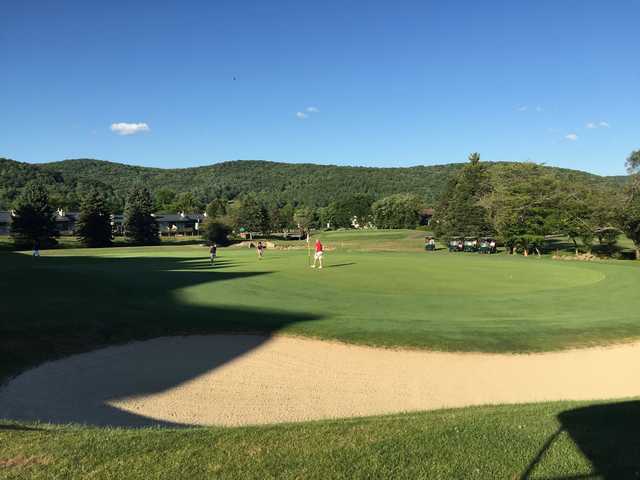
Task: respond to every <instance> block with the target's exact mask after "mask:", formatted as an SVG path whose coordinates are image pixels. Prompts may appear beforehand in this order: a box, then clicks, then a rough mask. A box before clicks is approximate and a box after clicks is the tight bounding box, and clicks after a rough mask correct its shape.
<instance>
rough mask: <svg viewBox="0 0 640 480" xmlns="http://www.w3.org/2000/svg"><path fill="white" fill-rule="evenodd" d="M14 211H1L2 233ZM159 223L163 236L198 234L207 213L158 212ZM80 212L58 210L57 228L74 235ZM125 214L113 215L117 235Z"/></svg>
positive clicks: (64, 234)
mask: <svg viewBox="0 0 640 480" xmlns="http://www.w3.org/2000/svg"><path fill="white" fill-rule="evenodd" d="M14 215H15V214H14V212H13V211H0V235H9V234H10V233H11V223H12V221H13V217H14ZM152 216H153V217H154V218H155V220H156V222H157V223H158V229H159V231H160V235H163V236H181V235H197V234H198V231H199V229H200V225H201V224H202V222H203V221H204V219H205V218H206V217H207V214H206V213H185V212H180V213H176V214H165V213H157V214H152ZM79 219H80V212H68V211H65V210H63V209H61V208H59V209H58V210H56V212H55V214H54V220H55V222H56V230H57V231H58V233H59V234H60V235H62V236H66V235H68V236H73V235H75V234H76V231H77V229H78V221H79ZM124 222H125V216H124V214H122V213H116V214H113V215H111V226H112V229H113V234H114V235H115V236H123V235H124V234H125V230H124Z"/></svg>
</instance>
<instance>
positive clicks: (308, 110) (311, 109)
mask: <svg viewBox="0 0 640 480" xmlns="http://www.w3.org/2000/svg"><path fill="white" fill-rule="evenodd" d="M307 112H309V113H318V107H307Z"/></svg>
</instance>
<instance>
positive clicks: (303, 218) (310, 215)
mask: <svg viewBox="0 0 640 480" xmlns="http://www.w3.org/2000/svg"><path fill="white" fill-rule="evenodd" d="M314 221H315V212H314V211H313V209H312V208H309V207H301V208H298V209H296V211H295V212H294V213H293V223H294V224H295V225H296V226H297V227H298V229H299V230H300V232H302V233H309V231H310V230H311V227H312V226H313V223H314Z"/></svg>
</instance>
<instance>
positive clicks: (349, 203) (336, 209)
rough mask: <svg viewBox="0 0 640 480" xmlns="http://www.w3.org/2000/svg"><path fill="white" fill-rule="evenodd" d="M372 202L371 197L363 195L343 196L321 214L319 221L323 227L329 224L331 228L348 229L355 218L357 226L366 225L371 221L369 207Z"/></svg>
mask: <svg viewBox="0 0 640 480" xmlns="http://www.w3.org/2000/svg"><path fill="white" fill-rule="evenodd" d="M374 200H375V199H374V198H373V196H371V195H368V194H365V193H356V194H354V195H343V196H341V197H340V198H338V199H337V200H335V201H333V202H331V203H330V204H329V205H328V207H327V208H326V210H324V211H323V212H322V218H321V221H322V223H323V225H325V224H327V223H329V224H330V225H331V226H332V227H333V228H350V227H351V226H352V223H353V219H354V217H355V218H357V221H358V224H360V225H366V224H367V223H369V222H370V221H371V220H372V218H371V205H372V204H373V202H374Z"/></svg>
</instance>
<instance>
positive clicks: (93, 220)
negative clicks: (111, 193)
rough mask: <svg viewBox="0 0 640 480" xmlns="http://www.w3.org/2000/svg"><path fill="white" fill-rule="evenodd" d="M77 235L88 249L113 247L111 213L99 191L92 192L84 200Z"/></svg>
mask: <svg viewBox="0 0 640 480" xmlns="http://www.w3.org/2000/svg"><path fill="white" fill-rule="evenodd" d="M77 235H78V237H79V238H80V241H81V242H82V244H83V245H85V246H86V247H108V246H110V245H111V240H112V238H113V235H112V228H111V212H110V211H109V209H108V207H107V205H106V202H105V199H104V197H103V196H102V195H101V194H100V193H99V192H98V191H97V190H90V191H89V192H87V193H86V195H85V196H84V198H83V199H82V204H81V206H80V218H79V220H78V230H77Z"/></svg>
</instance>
